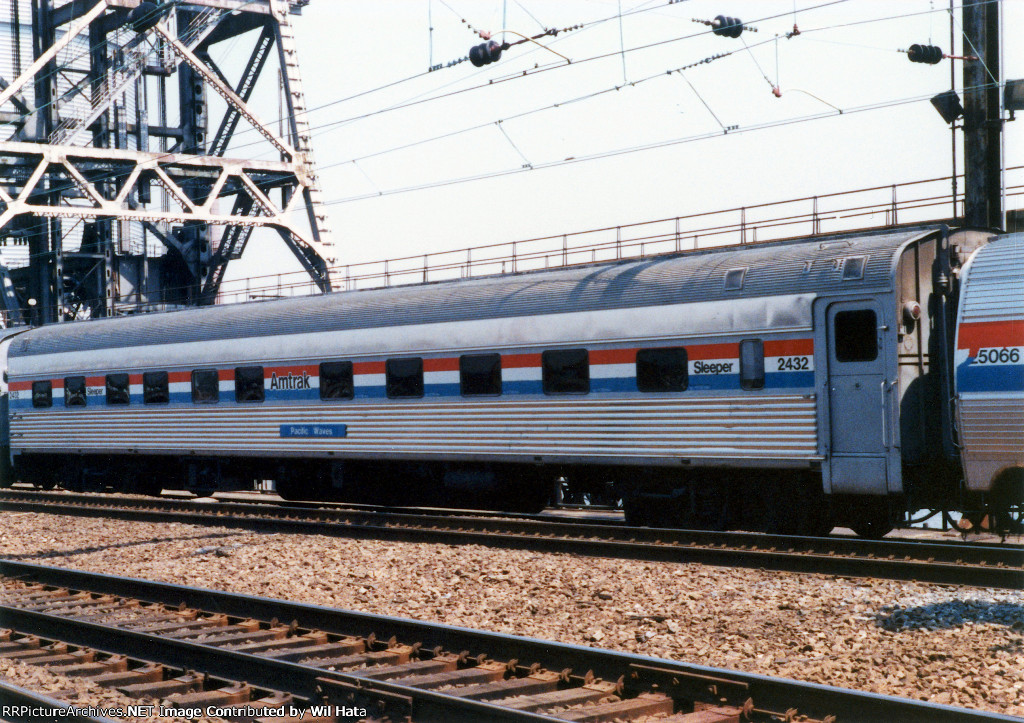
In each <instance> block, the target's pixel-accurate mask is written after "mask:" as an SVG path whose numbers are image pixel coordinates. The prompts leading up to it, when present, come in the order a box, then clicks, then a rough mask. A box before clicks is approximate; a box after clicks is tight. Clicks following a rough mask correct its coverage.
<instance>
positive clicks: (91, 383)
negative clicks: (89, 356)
mask: <svg viewBox="0 0 1024 723" xmlns="http://www.w3.org/2000/svg"><path fill="white" fill-rule="evenodd" d="M85 386H87V387H105V386H107V378H106V377H86V378H85Z"/></svg>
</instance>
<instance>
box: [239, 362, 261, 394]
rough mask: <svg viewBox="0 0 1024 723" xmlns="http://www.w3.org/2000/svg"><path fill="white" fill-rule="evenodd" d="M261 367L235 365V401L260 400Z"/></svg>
mask: <svg viewBox="0 0 1024 723" xmlns="http://www.w3.org/2000/svg"><path fill="white" fill-rule="evenodd" d="M263 399H264V389H263V367H235V401H236V402H262V401H263Z"/></svg>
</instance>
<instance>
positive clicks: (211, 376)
mask: <svg viewBox="0 0 1024 723" xmlns="http://www.w3.org/2000/svg"><path fill="white" fill-rule="evenodd" d="M192 401H193V402H195V403H196V404H213V403H215V402H218V401H220V378H219V377H218V375H217V370H216V369H196V370H194V371H193V372H192Z"/></svg>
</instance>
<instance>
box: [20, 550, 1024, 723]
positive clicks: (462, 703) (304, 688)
mask: <svg viewBox="0 0 1024 723" xmlns="http://www.w3.org/2000/svg"><path fill="white" fill-rule="evenodd" d="M0 575H3V576H4V577H6V578H17V579H18V581H19V583H21V584H27V583H37V584H40V585H45V586H47V587H50V588H60V589H66V590H82V591H89V592H91V593H94V594H97V595H110V596H120V597H128V598H132V599H135V600H140V601H144V602H147V603H154V604H160V605H164V606H178V605H182V604H183V605H186V606H188V607H190V608H194V609H198V610H205V611H215V612H217V613H219V614H224V615H227V616H229V617H232V618H240V619H256V620H262V621H271V620H275V621H276V620H294V621H295V622H294V623H293V625H292V628H296V627H298V629H302V630H313V629H315V630H318V631H323V632H325V633H329V634H334V635H338V636H348V637H351V636H358V637H360V638H365V639H370V640H374V639H376V640H387V639H389V638H390V639H392V640H398V641H403V642H411V641H413V640H415V641H416V642H417V643H418V645H419V646H420V647H419V649H420V650H423V651H429V650H431V649H434V648H436V651H435V654H438V653H437V651H440V650H442V649H443V650H449V651H451V650H465V651H467V652H468V653H469V656H470V657H466V656H460V660H466V661H468V662H467V665H469V666H472V665H474V664H475V663H474V659H473V657H472V656H474V655H475V656H476V658H477V659H478V660H480V661H481V664H482V660H483V659H484V658H485V657H486V658H487V659H492V660H495V659H505V660H508V661H510V663H509V665H510V666H515V665H519V666H522V667H525V666H529V669H530V670H535V669H537V667H536V666H541V668H542V669H546V670H552V671H554V670H560V669H563V670H564V669H565V668H566V667H568V668H571V671H572V676H573V679H574V680H576V681H577V683H578V682H579V680H578V679H577V678H578V676H579V672H580V671H589V674H588V675H587V676H586V679H587V680H593V678H594V676H596V677H597V678H600V679H603V680H607V681H613V680H620V681H622V682H621V683H620V685H623V684H624V685H625V688H626V689H627V690H628V689H632V690H633V691H634V692H635V691H636V690H637V689H638V688H640V689H643V688H648V689H650V688H654V689H656V690H660V691H662V692H663V693H666V692H667V693H668V694H669V695H673V697H676V696H678V697H680V698H683V699H686V700H694V699H695V698H693V693H694V692H695V691H702V694H703V695H704V696H707V695H708V694H709V693H710V694H711V695H713V696H715V697H718V696H720V695H721V696H722V698H723V700H724V699H727V698H731V699H733V700H735V699H736V698H740V699H743V700H748V699H749V701H751V702H750V703H747V704H746V705H748V706H751V709H752V710H754V711H755V712H761V713H764V712H766V711H791V710H792V714H793V716H795V715H796V712H797V711H799V713H800V714H801V715H805V716H812V717H814V718H816V719H820V720H825V719H827V717H828V716H835V717H836V719H837V720H839V721H842V722H843V723H860V722H863V723H868V722H869V721H870V722H871V723H877V721H881V720H887V721H888V720H899V721H905V722H907V723H917V722H921V723H924V722H925V721H928V722H929V723H947V722H948V723H954V722H958V723H973V722H975V721H978V722H981V721H993V722H994V721H1013V720H1018V721H1019V719H1015V718H1012V717H1009V716H1005V715H1001V714H996V713H987V712H982V711H973V710H967V709H962V708H955V707H951V706H945V705H938V704H933V703H925V702H921V701H915V700H909V699H903V698H897V697H893V696H884V695H878V694H873V693H864V692H859V691H853V690H847V689H841V688H834V687H830V686H824V685H819V684H812V683H804V682H799V681H794V680H788V679H783V678H772V677H768V676H764V675H758V674H753V673H743V672H737V671H731V670H726V669H721V668H712V667H708V666H700V665H693V664H688V663H681V662H677V661H670V660H662V659H658V658H652V657H649V656H642V655H634V654H628V653H621V652H613V651H606V650H599V649H596V648H589V647H582V646H577V645H569V644H564V643H556V642H551V641H545V640H537V639H531V638H522V637H517V636H512V635H506V634H501V633H491V632H483V631H478V630H471V629H467V628H460V627H454V626H450V625H444V624H439V623H429V622H424V621H417V620H408V619H402V618H396V617H390V616H381V615H372V614H368V613H360V612H352V611H345V610H338V609H334V608H328V607H323V606H318V605H310V604H301V603H293V602H288V601H284V600H274V599H270V598H262V597H256V596H251V595H244V594H237V593H227V592H221V591H215V590H206V589H201V588H193V587H184V586H178V585H172V584H167V583H159V582H151V581H147V580H139V579H133V578H125V577H118V576H112V575H104V574H96V573H85V572H80V571H75V570H68V569H63V568H54V567H46V566H40V565H33V564H27V563H17V562H11V561H6V560H0ZM0 615H3V616H4V617H5V619H8V616H10V617H9V620H10V621H11V623H10V624H11V625H13V626H15V627H21V626H23V625H24V626H35V627H36V628H40V629H44V630H46V631H48V634H49V633H54V634H56V635H55V636H56V637H59V638H60V639H62V640H67V641H68V642H69V643H74V644H76V645H83V646H88V647H99V648H103V649H105V650H108V651H109V650H111V648H114V649H129V650H133V651H139V650H146V653H147V657H154V656H156V657H158V658H162V661H161V662H165V663H166V664H169V665H173V666H176V667H179V666H189V667H196V666H197V665H198V666H201V668H202V669H204V670H208V671H209V672H210V673H211V674H214V675H218V674H219V675H223V676H224V677H227V678H232V679H237V678H238V677H239V675H240V674H241V675H243V676H244V677H245V679H246V680H247V681H248V682H249V683H250V684H252V685H258V686H265V687H267V688H271V689H275V690H281V689H282V687H283V688H285V689H287V690H288V691H289V692H298V693H301V692H306V693H309V694H310V695H309V696H303V697H311V698H320V699H322V698H323V697H324V696H325V694H326V695H328V696H329V697H330V696H337V695H341V696H343V697H344V696H351V695H355V696H357V697H358V700H360V701H376V702H378V703H381V704H382V705H391V704H397V705H399V706H405V709H404V710H403V712H405V713H408V714H409V716H410V718H411V719H412V720H420V721H428V720H460V721H461V720H467V721H499V722H500V721H510V722H511V721H534V720H536V721H540V720H560V718H557V717H552V716H551V715H548V714H543V713H540V712H538V713H525V712H524V711H520V710H510V709H509V708H507V707H502V706H501V705H500V704H497V703H486V702H483V701H478V700H468V699H459V698H457V697H456V696H453V695H449V694H447V693H445V692H439V691H437V690H428V689H424V688H417V687H415V684H412V683H410V684H403V683H401V682H395V680H396V679H391V680H378V679H373V675H372V672H371V671H372V668H364V669H362V670H355V671H348V672H338V671H332V670H327V669H324V668H315V667H312V666H310V665H307V664H304V663H299V662H291V661H288V660H283V659H269V658H264V657H261V656H259V655H254V654H251V653H245V652H241V651H239V650H231V649H224V648H218V647H214V646H212V645H208V644H204V643H202V642H198V641H189V640H180V639H167V638H163V637H158V636H157V635H152V634H149V633H142V632H138V631H135V630H128V629H125V628H123V627H120V626H118V627H111V626H107V625H102V624H99V623H96V622H90V621H83V620H71V619H68V618H67V617H65V616H62V615H55V614H52V613H47V612H39V611H33V610H25V609H21V608H17V607H11V606H8V605H5V606H4V607H2V608H0ZM5 624H8V623H5ZM429 655H430V654H428V659H429ZM510 670H511V667H510ZM569 674H570V673H569V672H565V673H564V675H565V676H568V675H569ZM564 679H566V680H567V679H568V678H564ZM399 680H406V679H404V678H402V679H399ZM709 683H710V684H712V685H714V686H715V687H714V689H713V690H712V689H711V688H709V685H708V684H709ZM687 696H689V697H687ZM753 702H756V705H757V707H756V709H753V708H752V703H753ZM793 709H796V710H793ZM755 719H756V716H755ZM762 719H764V718H762Z"/></svg>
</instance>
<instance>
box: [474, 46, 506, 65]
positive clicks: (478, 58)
mask: <svg viewBox="0 0 1024 723" xmlns="http://www.w3.org/2000/svg"><path fill="white" fill-rule="evenodd" d="M500 57H501V44H500V43H497V42H495V41H493V40H488V41H487V42H486V43H480V44H479V45H474V46H473V47H472V48H470V49H469V62H471V63H472V64H473V65H475V66H476V67H478V68H480V67H482V66H484V65H487V64H488V63H493V62H494V61H496V60H498V59H499V58H500Z"/></svg>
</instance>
